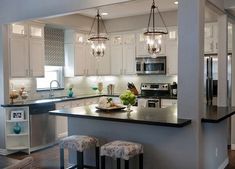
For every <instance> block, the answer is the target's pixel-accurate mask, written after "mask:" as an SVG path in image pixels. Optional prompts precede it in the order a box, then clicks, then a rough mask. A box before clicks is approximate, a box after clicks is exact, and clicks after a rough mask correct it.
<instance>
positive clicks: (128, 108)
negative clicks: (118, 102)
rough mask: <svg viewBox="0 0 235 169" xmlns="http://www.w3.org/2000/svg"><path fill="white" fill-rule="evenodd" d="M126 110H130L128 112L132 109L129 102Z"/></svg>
mask: <svg viewBox="0 0 235 169" xmlns="http://www.w3.org/2000/svg"><path fill="white" fill-rule="evenodd" d="M126 111H128V112H130V111H131V104H128V105H127V106H126Z"/></svg>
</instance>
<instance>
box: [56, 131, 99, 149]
mask: <svg viewBox="0 0 235 169" xmlns="http://www.w3.org/2000/svg"><path fill="white" fill-rule="evenodd" d="M94 146H97V147H98V146H99V141H98V139H97V138H95V137H90V136H83V135H72V136H69V137H66V138H64V139H62V140H61V141H60V148H67V149H73V150H76V151H79V152H83V151H84V150H86V149H88V148H91V147H94Z"/></svg>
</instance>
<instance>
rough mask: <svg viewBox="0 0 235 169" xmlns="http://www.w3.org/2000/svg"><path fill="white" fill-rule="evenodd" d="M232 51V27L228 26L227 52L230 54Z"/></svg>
mask: <svg viewBox="0 0 235 169" xmlns="http://www.w3.org/2000/svg"><path fill="white" fill-rule="evenodd" d="M232 50H233V30H232V25H229V26H228V51H229V52H232Z"/></svg>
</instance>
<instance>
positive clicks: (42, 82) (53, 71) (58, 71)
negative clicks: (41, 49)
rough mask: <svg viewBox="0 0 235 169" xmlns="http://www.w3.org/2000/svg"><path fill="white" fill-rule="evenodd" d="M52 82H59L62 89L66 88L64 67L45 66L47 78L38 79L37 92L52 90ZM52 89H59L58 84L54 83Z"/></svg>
mask: <svg viewBox="0 0 235 169" xmlns="http://www.w3.org/2000/svg"><path fill="white" fill-rule="evenodd" d="M52 80H57V81H58V82H59V83H60V88H61V89H62V88H63V87H64V72H63V66H45V76H44V77H43V78H37V79H36V85H37V91H42V90H50V82H51V81H52ZM52 87H53V88H57V84H56V83H52Z"/></svg>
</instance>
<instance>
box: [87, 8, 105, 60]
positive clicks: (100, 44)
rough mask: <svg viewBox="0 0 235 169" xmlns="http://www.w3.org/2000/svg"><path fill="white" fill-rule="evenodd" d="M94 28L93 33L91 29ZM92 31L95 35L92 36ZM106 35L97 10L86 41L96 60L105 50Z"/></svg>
mask: <svg viewBox="0 0 235 169" xmlns="http://www.w3.org/2000/svg"><path fill="white" fill-rule="evenodd" d="M95 26H96V30H95V31H93V28H94V27H95ZM101 29H103V31H104V33H101V32H100V31H101ZM92 31H93V32H95V34H92ZM107 35H108V34H107V31H106V28H105V25H104V21H103V19H102V18H101V15H100V13H99V10H97V15H96V16H95V18H94V20H93V23H92V26H91V30H90V33H89V39H88V41H90V42H91V53H92V55H93V56H94V57H96V58H97V59H98V60H99V59H100V58H102V57H103V56H104V53H105V48H106V47H105V42H106V41H107V40H109V39H108V37H107Z"/></svg>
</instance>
